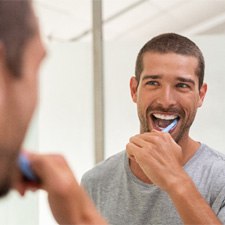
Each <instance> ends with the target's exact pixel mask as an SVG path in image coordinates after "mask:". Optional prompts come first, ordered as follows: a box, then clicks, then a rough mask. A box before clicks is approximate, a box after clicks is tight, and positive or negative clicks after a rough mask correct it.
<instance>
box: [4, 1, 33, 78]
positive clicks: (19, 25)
mask: <svg viewBox="0 0 225 225" xmlns="http://www.w3.org/2000/svg"><path fill="white" fill-rule="evenodd" d="M32 16H33V11H32V7H31V1H30V0H15V1H8V0H0V42H1V43H2V44H3V45H4V48H5V54H6V55H5V57H6V65H7V67H8V69H9V71H10V72H11V73H12V74H13V75H15V76H20V73H21V63H22V56H23V52H24V47H25V45H26V43H27V41H28V40H29V39H30V38H31V37H32V36H33V35H34V33H35V31H36V30H35V29H36V27H35V26H34V21H33V20H34V19H33V18H32Z"/></svg>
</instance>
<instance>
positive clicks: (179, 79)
mask: <svg viewBox="0 0 225 225" xmlns="http://www.w3.org/2000/svg"><path fill="white" fill-rule="evenodd" d="M177 80H178V81H181V82H185V83H191V84H193V85H195V81H194V80H192V79H190V78H184V77H178V78H177Z"/></svg>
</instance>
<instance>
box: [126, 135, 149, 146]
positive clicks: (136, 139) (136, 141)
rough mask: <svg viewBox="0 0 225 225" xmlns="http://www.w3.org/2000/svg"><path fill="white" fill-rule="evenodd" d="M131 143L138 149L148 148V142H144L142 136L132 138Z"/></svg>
mask: <svg viewBox="0 0 225 225" xmlns="http://www.w3.org/2000/svg"><path fill="white" fill-rule="evenodd" d="M129 141H130V143H133V144H135V145H136V146H138V147H144V146H146V144H147V143H146V141H145V140H144V138H143V137H142V136H141V135H136V136H133V137H131V138H130V140H129Z"/></svg>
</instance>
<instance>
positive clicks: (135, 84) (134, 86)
mask: <svg viewBox="0 0 225 225" xmlns="http://www.w3.org/2000/svg"><path fill="white" fill-rule="evenodd" d="M137 89H138V81H137V79H136V77H134V76H133V77H131V79H130V93H131V97H132V99H133V102H135V103H136V102H137Z"/></svg>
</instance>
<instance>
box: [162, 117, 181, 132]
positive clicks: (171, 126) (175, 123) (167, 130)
mask: <svg viewBox="0 0 225 225" xmlns="http://www.w3.org/2000/svg"><path fill="white" fill-rule="evenodd" d="M176 125H177V119H176V120H174V121H173V122H172V123H171V124H170V125H168V126H167V127H165V128H164V129H163V130H162V132H164V133H168V132H170V131H171V130H172V129H173V128H174V127H175V126H176Z"/></svg>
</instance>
